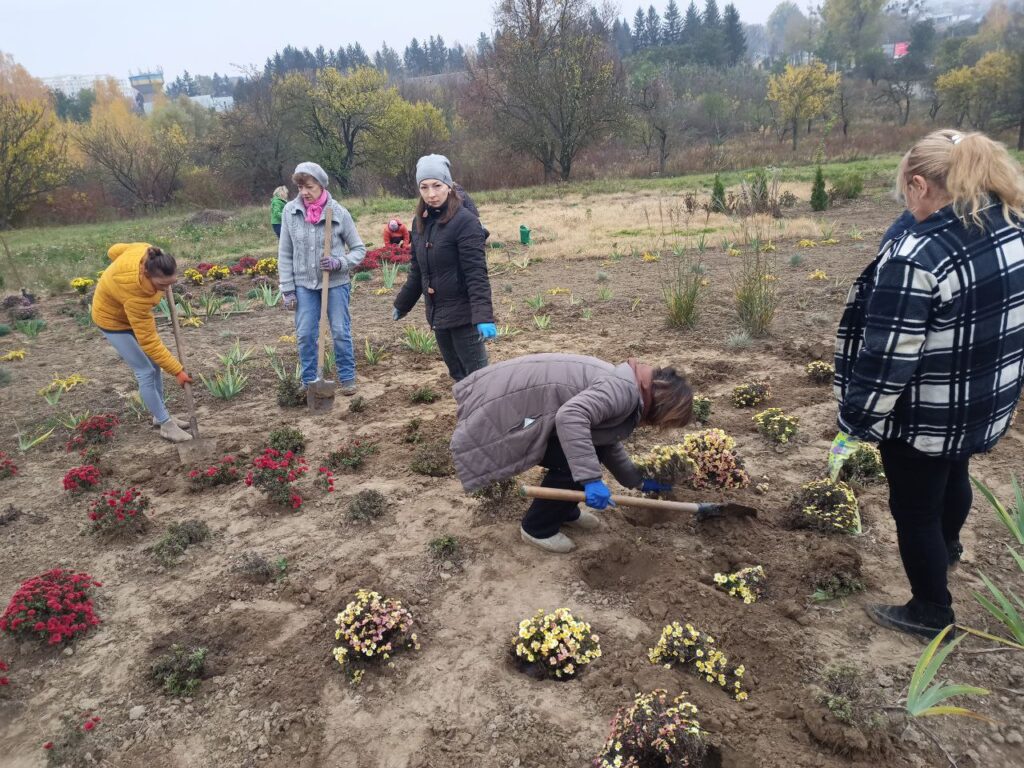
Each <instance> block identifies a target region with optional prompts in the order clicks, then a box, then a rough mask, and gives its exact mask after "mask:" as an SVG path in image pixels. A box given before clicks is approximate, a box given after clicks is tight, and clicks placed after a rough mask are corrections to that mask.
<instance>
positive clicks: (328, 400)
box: [306, 379, 337, 411]
mask: <svg viewBox="0 0 1024 768" xmlns="http://www.w3.org/2000/svg"><path fill="white" fill-rule="evenodd" d="M336 389H337V387H335V385H334V382H333V381H325V380H324V379H317V380H316V381H314V382H311V383H310V384H307V385H306V405H308V406H309V409H310V410H311V411H329V410H331V409H332V408H334V395H335V390H336Z"/></svg>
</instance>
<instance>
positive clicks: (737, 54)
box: [722, 3, 747, 67]
mask: <svg viewBox="0 0 1024 768" xmlns="http://www.w3.org/2000/svg"><path fill="white" fill-rule="evenodd" d="M722 35H723V37H724V38H725V52H726V57H725V63H726V64H728V65H729V66H730V67H735V66H736V65H737V64H739V63H740V62H741V61H743V59H744V57H745V56H746V55H747V36H746V34H745V33H744V32H743V24H742V23H741V22H740V14H739V11H737V10H736V6H735V5H733V4H732V3H729V4H728V5H727V6H725V13H724V14H723V15H722Z"/></svg>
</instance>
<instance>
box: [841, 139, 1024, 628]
mask: <svg viewBox="0 0 1024 768" xmlns="http://www.w3.org/2000/svg"><path fill="white" fill-rule="evenodd" d="M896 181H897V185H898V188H899V191H900V194H901V196H902V197H903V198H904V201H905V203H906V206H907V209H908V210H909V211H910V213H911V214H913V217H914V223H913V225H912V226H911V227H910V228H909V229H908V230H906V232H904V233H903V234H902V235H899V236H898V237H896V238H895V239H893V240H890V241H888V242H886V243H885V244H884V245H883V247H882V250H881V252H880V253H879V254H878V256H877V257H876V258H875V260H874V261H873V262H872V263H871V264H870V265H869V266H868V268H867V269H866V270H865V271H864V273H863V274H862V275H861V276H860V278H858V280H857V281H856V282H855V283H854V285H853V288H852V289H851V291H850V296H849V299H848V300H847V306H846V310H845V312H844V314H843V318H842V320H841V321H840V325H839V331H838V334H837V336H836V358H835V362H836V379H835V382H836V384H835V392H836V397H837V399H838V400H839V428H840V429H841V430H842V431H841V432H840V433H839V435H838V436H837V437H836V442H835V443H833V450H832V455H831V457H830V467H831V468H832V469H833V471H838V468H839V466H840V465H841V463H842V461H843V459H844V457H845V456H846V455H848V454H849V453H850V452H851V449H852V448H853V447H855V446H856V443H857V441H858V440H870V441H872V442H878V443H879V449H880V451H881V453H882V461H883V464H884V466H885V474H886V479H887V482H888V484H889V508H890V510H891V512H892V516H893V518H894V520H895V522H896V534H897V539H898V542H899V550H900V557H901V559H902V561H903V568H904V570H905V572H906V574H907V579H908V580H909V582H910V589H911V593H912V595H913V596H912V598H911V600H910V601H909V602H908V603H906V604H905V605H869V606H867V611H868V615H869V616H870V618H871V619H872V620H873V621H875V622H876V623H878V624H881V625H882V626H885V627H888V628H890V629H896V630H899V631H902V632H907V633H910V634H915V635H919V636H922V637H927V638H930V637H934V636H935V635H936V634H938V632H939V631H940V630H941V629H942V628H943V627H945V626H947V625H949V624H952V623H953V622H954V620H955V617H954V614H953V600H952V596H951V595H950V593H949V590H948V588H947V569H948V568H950V567H953V566H955V565H956V563H957V562H958V561H959V560H960V555H961V553H962V551H963V549H962V547H961V546H960V529H961V528H962V527H963V524H964V522H965V520H966V519H967V513H968V512H969V510H970V507H971V499H972V494H971V485H970V480H969V478H968V463H969V461H970V458H971V456H972V455H973V454H975V453H980V452H983V451H988V450H990V449H991V448H993V447H994V446H995V444H996V443H997V442H998V441H999V439H1000V438H1001V437H1002V436H1003V434H1004V433H1005V432H1006V430H1007V428H1008V427H1009V424H1010V417H1011V416H1012V414H1013V411H1014V408H1015V407H1016V405H1017V401H1018V399H1019V397H1020V394H1021V385H1022V381H1024V232H1022V230H1021V223H1022V220H1024V180H1022V176H1021V169H1020V166H1019V165H1018V164H1017V162H1016V161H1015V160H1013V159H1012V158H1011V157H1010V155H1009V154H1008V153H1007V151H1006V148H1005V147H1003V145H1002V144H998V143H996V142H994V141H992V140H991V139H989V138H988V137H987V136H985V135H983V134H981V133H963V132H959V131H952V130H943V131H937V132H935V133H932V134H929V135H928V136H926V137H925V138H923V139H921V140H920V141H919V142H917V144H915V145H914V146H913V147H912V148H911V150H910V151H909V152H907V154H906V155H905V156H904V158H903V160H902V162H901V163H900V167H899V170H898V172H897V179H896Z"/></svg>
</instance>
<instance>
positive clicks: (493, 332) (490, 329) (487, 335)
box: [476, 323, 498, 339]
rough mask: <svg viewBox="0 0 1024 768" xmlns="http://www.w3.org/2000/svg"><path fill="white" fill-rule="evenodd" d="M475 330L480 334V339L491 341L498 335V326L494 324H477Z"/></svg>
mask: <svg viewBox="0 0 1024 768" xmlns="http://www.w3.org/2000/svg"><path fill="white" fill-rule="evenodd" d="M476 329H477V330H478V331H479V332H480V338H481V339H493V338H494V337H495V336H497V335H498V326H496V325H495V324H494V323H477V324H476Z"/></svg>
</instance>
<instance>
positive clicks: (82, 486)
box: [63, 464, 100, 493]
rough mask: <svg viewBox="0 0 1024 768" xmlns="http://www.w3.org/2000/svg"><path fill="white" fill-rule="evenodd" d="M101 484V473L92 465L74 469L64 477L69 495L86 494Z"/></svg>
mask: <svg viewBox="0 0 1024 768" xmlns="http://www.w3.org/2000/svg"><path fill="white" fill-rule="evenodd" d="M99 483H100V471H99V470H98V469H97V468H96V467H95V466H94V465H92V464H83V465H82V466H80V467H72V468H71V469H69V470H68V472H67V474H66V475H64V480H63V486H64V490H65V491H67V492H68V493H85V492H86V491H91V490H92V489H93V488H95V487H96V486H97V485H99Z"/></svg>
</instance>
